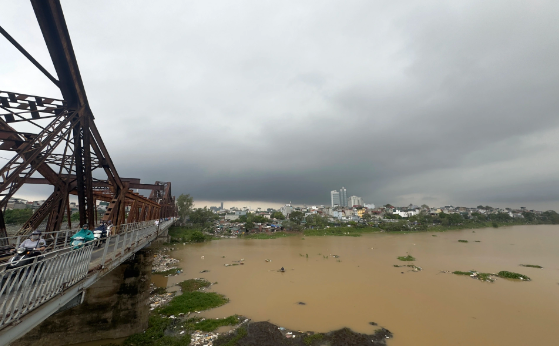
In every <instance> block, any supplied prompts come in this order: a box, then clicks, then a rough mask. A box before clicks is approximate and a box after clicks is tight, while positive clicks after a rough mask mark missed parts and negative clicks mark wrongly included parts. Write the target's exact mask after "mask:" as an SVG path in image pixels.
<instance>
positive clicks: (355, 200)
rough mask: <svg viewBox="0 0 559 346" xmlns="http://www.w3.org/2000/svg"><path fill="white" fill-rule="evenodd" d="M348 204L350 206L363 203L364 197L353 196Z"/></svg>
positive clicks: (348, 200)
mask: <svg viewBox="0 0 559 346" xmlns="http://www.w3.org/2000/svg"><path fill="white" fill-rule="evenodd" d="M347 202H348V203H347V204H348V206H350V207H353V206H354V205H363V198H361V197H357V196H351V197H349V198H348V199H347Z"/></svg>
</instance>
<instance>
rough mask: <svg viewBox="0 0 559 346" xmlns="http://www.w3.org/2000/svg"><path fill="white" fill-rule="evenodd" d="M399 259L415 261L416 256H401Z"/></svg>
mask: <svg viewBox="0 0 559 346" xmlns="http://www.w3.org/2000/svg"><path fill="white" fill-rule="evenodd" d="M398 259H399V260H400V261H407V262H411V261H415V257H413V256H412V255H407V256H399V257H398Z"/></svg>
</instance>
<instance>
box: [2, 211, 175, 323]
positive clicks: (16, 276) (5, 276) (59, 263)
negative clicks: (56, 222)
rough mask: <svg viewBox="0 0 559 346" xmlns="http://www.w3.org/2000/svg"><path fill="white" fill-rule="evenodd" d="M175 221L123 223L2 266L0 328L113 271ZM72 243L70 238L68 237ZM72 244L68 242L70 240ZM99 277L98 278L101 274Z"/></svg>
mask: <svg viewBox="0 0 559 346" xmlns="http://www.w3.org/2000/svg"><path fill="white" fill-rule="evenodd" d="M173 222H174V221H173V220H169V221H164V222H161V223H160V224H159V225H158V226H156V225H155V224H154V223H153V222H139V223H134V224H129V225H122V226H125V227H122V226H121V229H120V233H118V234H116V235H114V236H112V237H109V238H106V242H105V243H104V244H99V242H98V241H97V240H94V241H91V242H89V243H86V244H85V245H84V246H83V247H81V248H79V249H73V248H72V246H67V247H63V248H59V249H57V250H55V251H50V252H48V253H46V254H44V255H42V256H40V257H37V258H35V259H34V262H33V263H30V264H28V265H25V266H22V267H18V268H14V269H7V264H6V263H4V264H1V265H0V284H1V286H0V329H2V328H3V327H5V326H6V325H8V324H10V323H13V322H14V321H17V320H18V319H19V318H21V317H22V316H24V315H25V314H27V313H29V312H30V311H32V310H34V309H36V308H37V307H39V306H40V305H42V304H44V303H45V302H48V301H49V300H50V299H52V298H53V297H55V296H56V295H58V294H61V293H63V292H64V291H65V290H67V289H68V288H70V287H72V286H73V285H75V284H77V283H79V282H80V281H82V280H84V279H85V278H86V277H88V276H91V275H94V274H96V273H99V271H102V274H101V276H102V275H104V273H106V272H108V271H110V270H112V269H113V268H114V267H116V266H118V265H120V264H121V263H122V262H123V261H125V260H126V259H127V258H129V257H130V256H132V254H134V253H135V252H136V251H138V250H139V249H141V248H143V247H145V246H146V245H147V244H149V242H151V241H152V240H153V239H154V238H155V237H156V236H157V234H158V232H159V231H161V230H165V229H167V228H169V227H170V226H171V225H172V224H173ZM68 242H69V240H68ZM68 244H69V243H68ZM101 276H99V277H101Z"/></svg>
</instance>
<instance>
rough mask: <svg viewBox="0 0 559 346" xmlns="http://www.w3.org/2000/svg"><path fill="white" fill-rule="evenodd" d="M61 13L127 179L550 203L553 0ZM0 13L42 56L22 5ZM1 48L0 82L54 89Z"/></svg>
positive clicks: (217, 5)
mask: <svg viewBox="0 0 559 346" xmlns="http://www.w3.org/2000/svg"><path fill="white" fill-rule="evenodd" d="M63 8H64V11H65V16H66V20H67V22H68V26H69V29H70V33H71V36H72V40H73V43H74V48H75V51H76V55H77V57H78V61H79V64H80V68H81V72H82V75H83V79H84V83H85V85H86V89H87V91H88V97H89V99H90V103H91V105H92V109H93V111H94V114H95V116H96V123H97V125H98V127H99V128H100V130H101V133H102V135H103V137H104V140H105V142H106V144H107V146H108V148H109V150H110V152H111V154H112V156H113V160H114V161H115V162H116V164H117V167H118V169H119V172H120V174H121V175H122V176H131V177H140V178H142V180H143V181H145V182H149V181H154V180H170V181H172V182H173V189H174V192H175V193H176V194H179V193H191V194H192V195H193V196H194V197H195V199H200V200H210V201H211V200H215V201H219V200H246V201H251V200H258V201H268V202H288V201H293V202H294V203H318V204H327V203H328V202H329V191H330V190H332V189H337V188H340V187H341V186H345V187H346V188H348V193H349V194H356V195H361V196H363V197H364V199H365V200H366V201H369V202H375V203H383V204H384V203H388V202H390V203H402V204H407V203H428V204H437V203H439V204H448V203H452V204H455V205H456V204H470V205H473V204H475V205H477V204H480V203H482V204H496V205H502V206H508V205H511V206H519V205H520V204H522V205H524V204H531V205H537V206H538V207H541V208H543V209H549V208H558V207H559V199H558V198H557V197H553V196H557V194H556V193H554V191H555V190H554V189H555V186H557V182H556V179H555V178H554V177H555V176H557V174H558V173H559V165H558V164H557V163H555V162H556V161H557V160H556V159H555V158H556V157H557V155H558V154H559V149H558V148H559V139H557V138H559V136H556V134H559V117H558V116H557V115H558V114H557V113H558V110H559V99H558V98H557V96H556V95H558V94H559V65H557V63H556V62H557V61H559V45H557V42H558V41H559V23H558V22H557V20H556V18H557V17H558V15H559V3H557V2H554V1H538V2H535V1H533V2H524V3H522V2H520V3H511V2H509V1H496V2H491V3H487V2H482V1H474V2H472V1H453V2H451V3H448V2H439V1H425V2H421V3H417V2H398V3H395V2H390V1H386V2H369V1H355V2H351V3H347V2H346V3H343V2H335V1H320V2H314V3H310V2H307V3H300V2H250V1H247V2H212V3H204V2H201V3H192V2H166V3H165V5H164V6H162V5H161V4H154V3H152V2H134V3H131V2H98V1H95V2H93V1H80V2H70V1H63ZM12 18H18V19H19V20H13V19H12ZM0 20H2V22H3V23H4V21H6V24H5V25H4V27H5V28H6V29H7V30H8V31H10V32H11V33H12V34H13V35H14V36H15V37H16V38H21V41H23V42H22V43H23V44H24V45H25V46H26V47H29V49H30V50H31V51H33V52H34V54H36V55H37V56H39V57H40V58H41V61H48V54H47V53H46V49H45V48H44V44H42V41H41V40H42V38H41V35H40V32H39V29H38V26H37V25H36V23H34V18H33V13H32V11H31V9H30V6H28V5H27V4H25V5H22V4H20V3H19V2H12V3H9V6H8V8H7V10H6V11H3V13H2V14H0ZM0 44H2V46H0V49H2V51H11V50H12V51H13V49H11V48H9V47H8V46H7V45H6V44H5V43H0ZM8 48H9V49H8ZM16 53H17V52H16ZM4 59H6V61H8V64H9V65H8V67H0V74H1V75H2V76H4V78H2V79H3V83H6V84H7V85H6V86H2V87H3V88H4V89H8V90H10V89H12V90H17V91H26V92H29V93H32V92H35V91H33V90H36V92H35V93H37V94H43V95H53V93H55V94H56V91H55V90H54V89H52V88H50V87H49V86H48V81H47V82H45V81H44V79H45V78H43V77H41V76H40V75H39V74H33V73H34V72H25V71H27V70H33V68H32V66H30V65H29V64H26V63H25V61H24V60H22V58H20V57H19V56H18V55H17V54H14V53H13V52H11V53H10V55H9V56H7V57H6V58H2V60H4ZM45 65H48V64H45ZM5 66H6V65H5ZM48 66H50V65H48ZM18 76H25V77H27V78H26V79H27V84H25V83H23V82H22V81H21V78H18ZM35 80H38V82H37V83H35ZM24 87H25V88H24ZM30 89H31V90H30Z"/></svg>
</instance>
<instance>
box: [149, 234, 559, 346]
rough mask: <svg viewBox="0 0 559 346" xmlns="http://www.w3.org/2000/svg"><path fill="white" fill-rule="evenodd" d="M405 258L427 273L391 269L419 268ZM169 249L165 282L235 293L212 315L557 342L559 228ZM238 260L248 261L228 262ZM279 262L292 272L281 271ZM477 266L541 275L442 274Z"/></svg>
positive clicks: (453, 339) (435, 339) (419, 335)
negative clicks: (172, 266)
mask: <svg viewBox="0 0 559 346" xmlns="http://www.w3.org/2000/svg"><path fill="white" fill-rule="evenodd" d="M433 234H435V235H436V237H434V236H432V235H433ZM459 239H465V240H468V241H469V242H468V243H460V242H458V240H459ZM476 240H479V241H480V242H479V243H478V242H475V241H476ZM407 253H409V254H411V255H413V256H414V257H415V258H416V261H415V262H413V263H415V264H416V265H417V266H420V267H422V268H423V271H421V272H412V271H409V270H408V269H409V268H395V267H394V266H393V265H394V264H406V263H411V262H400V261H398V260H397V258H396V257H397V256H405V255H406V254H407ZM307 254H308V258H307V256H306V255H307ZM331 255H338V256H339V258H338V259H336V258H334V257H333V256H331ZM172 256H173V257H175V258H178V259H180V260H181V263H180V266H181V267H182V268H183V270H184V272H183V273H182V274H180V275H179V276H176V277H170V278H169V279H168V280H167V285H168V286H172V285H174V284H175V283H177V282H180V281H182V280H185V279H189V278H195V277H198V278H199V277H203V278H205V279H207V280H209V281H211V282H218V284H217V285H213V286H212V288H211V290H213V291H215V292H218V293H222V294H224V295H226V296H227V297H228V298H229V299H230V302H229V303H228V304H226V305H224V306H222V307H220V308H217V309H213V310H210V311H207V312H204V313H203V315H202V316H206V317H213V318H215V317H225V316H229V315H232V314H240V315H243V316H247V317H249V318H251V319H252V320H255V321H266V320H269V321H270V322H272V323H274V324H277V325H279V326H283V327H286V328H290V329H295V330H302V331H315V332H327V331H330V330H334V329H339V328H342V327H349V328H351V329H353V330H354V331H357V332H361V333H372V332H374V330H375V328H377V327H374V326H371V325H369V322H376V323H378V324H379V326H383V327H385V328H387V329H389V330H390V331H392V332H393V333H394V336H395V337H394V339H391V340H390V341H389V345H390V346H401V345H430V346H431V345H559V332H558V331H557V326H558V325H559V226H547V225H542V226H514V227H505V228H498V229H489V228H488V229H478V230H471V229H467V230H461V231H449V232H444V233H408V234H386V233H377V234H367V235H363V236H361V237H306V238H305V239H302V238H301V237H296V236H295V237H286V238H280V239H270V240H258V239H223V240H217V241H211V242H208V243H202V244H190V245H186V246H182V245H180V246H179V247H178V249H177V250H176V251H174V252H172ZM202 256H203V257H202ZM223 256H225V258H223ZM324 256H329V257H328V259H326V258H324ZM240 259H244V263H245V264H244V265H238V266H230V267H225V266H224V264H226V263H235V262H233V261H234V260H237V261H238V260H240ZM265 259H271V260H272V261H271V262H266V261H265ZM338 260H339V261H338ZM519 264H537V265H541V266H543V267H544V268H543V269H536V268H525V267H521V266H519ZM282 266H283V267H285V269H286V272H285V273H279V272H277V269H279V268H280V267H282ZM472 269H473V270H478V271H482V272H498V271H501V270H508V271H513V272H519V273H521V274H525V275H528V276H529V277H531V278H532V281H530V282H518V281H512V280H507V279H498V280H497V281H496V282H494V283H485V282H480V281H478V280H474V279H471V278H469V277H467V276H458V275H453V274H445V273H441V271H447V270H448V271H455V270H462V271H468V270H472ZM202 270H209V272H207V273H203V274H200V271H202ZM402 272H404V273H403V274H402ZM158 283H159V284H161V283H162V282H161V281H159V282H158ZM297 302H304V303H306V305H299V304H297Z"/></svg>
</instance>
